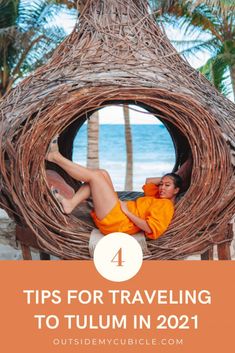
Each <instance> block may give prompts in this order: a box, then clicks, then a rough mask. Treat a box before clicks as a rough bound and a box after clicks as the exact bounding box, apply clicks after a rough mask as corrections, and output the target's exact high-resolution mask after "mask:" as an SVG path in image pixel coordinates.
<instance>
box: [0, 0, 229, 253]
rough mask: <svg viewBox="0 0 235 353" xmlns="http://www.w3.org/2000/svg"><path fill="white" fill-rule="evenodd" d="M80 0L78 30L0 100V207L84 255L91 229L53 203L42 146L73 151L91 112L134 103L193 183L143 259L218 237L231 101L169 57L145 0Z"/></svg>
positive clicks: (224, 210) (60, 246)
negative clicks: (155, 120)
mask: <svg viewBox="0 0 235 353" xmlns="http://www.w3.org/2000/svg"><path fill="white" fill-rule="evenodd" d="M84 2H85V6H84V9H83V12H82V14H81V16H80V18H79V22H78V24H77V26H76V28H75V29H74V31H73V32H72V34H71V35H70V36H68V38H67V39H66V40H65V41H64V42H63V43H62V44H61V45H60V46H59V48H58V49H57V51H56V52H55V54H54V56H53V57H52V58H51V60H50V61H49V62H48V63H47V64H46V65H44V66H42V67H41V68H40V69H38V70H37V71H36V72H35V73H34V74H32V75H30V76H29V77H28V78H26V79H25V80H24V81H22V82H21V83H20V84H19V85H18V86H17V87H16V88H15V89H14V90H13V91H12V92H10V93H9V94H8V95H7V96H6V97H5V99H4V100H3V101H2V102H1V104H0V114H1V118H2V130H1V131H2V133H1V188H2V190H1V197H0V199H1V203H2V205H3V207H4V208H5V209H6V210H7V211H8V213H9V215H10V216H11V217H12V218H14V219H15V220H16V221H17V222H18V223H20V224H26V225H27V226H28V227H29V228H31V230H32V231H33V232H34V233H35V235H36V237H37V241H38V244H39V245H40V246H41V247H42V248H44V249H45V250H47V251H49V252H51V253H52V254H55V255H58V256H61V257H63V258H81V259H86V258H89V253H88V237H87V234H88V233H89V232H90V230H91V228H92V227H91V226H90V225H89V224H87V223H85V222H84V221H83V220H78V219H75V218H74V217H72V216H64V215H63V214H62V213H61V212H60V210H59V208H58V206H57V205H56V204H55V200H54V198H53V197H52V196H51V194H50V191H49V188H48V183H47V180H46V174H45V155H46V151H47V148H48V145H49V142H50V141H51V139H52V137H53V136H54V135H55V134H56V133H60V134H61V139H60V145H61V149H62V151H63V154H64V155H65V156H66V157H71V153H72V143H73V138H74V136H75V134H76V132H77V130H78V128H79V127H80V125H81V124H83V123H84V121H85V120H86V118H87V117H88V116H89V115H90V114H91V113H92V112H94V111H95V110H97V109H100V108H101V107H104V106H106V105H108V104H112V103H115V102H118V103H124V102H127V103H134V104H137V105H140V106H143V107H145V108H147V109H148V110H149V111H151V112H152V113H154V114H155V115H156V116H157V117H160V119H161V120H162V121H163V123H164V124H165V125H166V127H167V128H168V130H169V132H170V133H171V135H172V138H173V140H174V142H175V146H176V155H177V156H176V157H177V163H176V164H177V165H179V164H180V163H181V162H182V161H180V155H181V154H182V153H183V152H184V149H189V150H190V151H191V154H192V159H193V170H192V177H191V185H190V187H189V189H188V191H187V193H186V195H185V196H184V197H183V198H182V199H181V200H180V202H179V203H178V204H177V206H176V212H175V216H174V219H173V222H172V223H171V225H170V227H169V229H168V230H167V232H166V233H165V234H164V236H163V237H161V238H160V239H158V240H157V241H148V247H149V250H150V251H151V254H152V256H151V257H150V258H152V259H172V258H173V259H176V258H181V257H184V256H186V255H189V254H191V253H194V252H196V251H202V250H203V249H204V250H206V249H207V248H208V246H210V245H211V244H212V243H214V242H220V241H221V242H224V241H226V227H227V224H228V222H229V221H230V220H231V217H232V215H233V213H234V210H235V196H234V186H235V183H234V176H233V175H234V168H235V160H234V151H235V146H234V136H235V133H234V132H235V106H234V104H233V103H232V102H230V101H229V100H227V99H226V98H224V97H223V96H222V95H221V94H220V93H218V92H217V90H216V89H215V88H214V87H213V86H212V85H211V84H210V83H209V82H208V81H207V80H206V79H205V78H204V77H203V76H202V75H201V74H200V73H198V72H197V71H195V70H194V69H192V68H191V67H190V66H189V65H188V64H187V63H186V62H185V61H184V60H183V59H182V58H181V57H180V56H179V55H178V54H177V52H176V51H175V49H174V48H173V47H172V45H171V44H170V42H169V40H168V39H167V38H166V36H165V34H164V33H163V32H162V31H161V30H160V28H159V27H158V26H157V25H156V23H155V21H154V20H153V18H152V17H151V16H150V15H149V13H148V9H147V5H146V2H145V1H144V0H130V1H126V0H119V1H116V0H102V1H101V0H87V1H84ZM146 158H147V156H146ZM177 165H176V167H177Z"/></svg>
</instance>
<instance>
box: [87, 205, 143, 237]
mask: <svg viewBox="0 0 235 353" xmlns="http://www.w3.org/2000/svg"><path fill="white" fill-rule="evenodd" d="M91 216H92V218H93V220H94V222H95V224H96V226H97V228H99V230H100V232H101V233H103V234H109V233H113V232H123V233H127V234H135V233H137V232H139V230H140V229H139V228H138V227H137V226H136V225H135V224H134V223H133V222H131V220H130V219H129V218H128V217H127V216H126V215H125V213H124V212H123V211H122V209H121V205H120V202H119V200H118V201H117V203H116V205H115V206H114V208H113V209H112V210H111V211H110V212H109V213H108V214H107V216H105V217H104V218H103V219H102V220H100V219H99V218H97V216H96V214H95V211H92V212H91Z"/></svg>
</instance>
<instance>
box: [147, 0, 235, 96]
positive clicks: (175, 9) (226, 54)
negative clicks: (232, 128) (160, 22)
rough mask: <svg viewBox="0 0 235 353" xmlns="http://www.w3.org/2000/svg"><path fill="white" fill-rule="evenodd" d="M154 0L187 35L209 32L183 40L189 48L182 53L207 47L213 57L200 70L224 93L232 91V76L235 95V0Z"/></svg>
mask: <svg viewBox="0 0 235 353" xmlns="http://www.w3.org/2000/svg"><path fill="white" fill-rule="evenodd" d="M152 2H153V3H155V6H157V8H158V9H160V12H159V13H161V14H163V19H164V21H166V23H167V22H170V21H171V23H172V21H174V20H177V21H178V24H180V25H181V26H182V27H183V28H184V30H185V34H191V33H193V32H194V31H195V29H197V30H199V31H200V33H205V34H206V36H204V38H202V39H196V40H192V41H184V44H185V43H187V44H188V48H187V49H186V50H183V51H182V53H183V54H192V53H193V54H195V53H197V52H198V51H201V50H207V51H208V52H209V53H210V55H211V56H210V59H209V60H208V61H207V63H206V64H205V65H204V66H202V67H201V68H200V71H201V72H202V73H203V74H205V76H206V77H207V78H208V79H209V80H210V81H211V82H212V83H213V84H214V85H215V86H216V88H217V89H218V90H220V91H221V92H222V93H224V94H225V95H226V94H228V93H229V92H228V86H227V82H226V79H227V78H228V76H230V79H231V83H232V88H233V93H234V96H235V0H204V1H201V0H191V1H189V0H178V1H177V0H168V1H161V0H155V1H152ZM181 44H182V43H181Z"/></svg>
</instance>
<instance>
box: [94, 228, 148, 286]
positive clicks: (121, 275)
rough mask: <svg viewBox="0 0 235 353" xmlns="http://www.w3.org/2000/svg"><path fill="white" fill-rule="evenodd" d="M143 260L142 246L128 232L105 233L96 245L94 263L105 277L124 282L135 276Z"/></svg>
mask: <svg viewBox="0 0 235 353" xmlns="http://www.w3.org/2000/svg"><path fill="white" fill-rule="evenodd" d="M142 262H143V252H142V249H141V246H140V245H139V243H138V242H137V240H135V238H134V236H131V235H129V234H126V233H120V232H116V233H110V234H108V235H105V236H104V237H103V238H102V239H101V240H100V241H99V242H98V244H97V245H96V248H95V251H94V264H95V267H96V269H97V271H98V272H99V273H100V274H101V276H103V277H104V278H106V279H108V280H110V281H113V282H123V281H127V280H128V279H130V278H132V277H134V276H135V275H136V274H137V273H138V272H139V270H140V268H141V265H142Z"/></svg>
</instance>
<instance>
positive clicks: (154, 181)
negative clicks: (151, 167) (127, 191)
mask: <svg viewBox="0 0 235 353" xmlns="http://www.w3.org/2000/svg"><path fill="white" fill-rule="evenodd" d="M161 179H162V178H161V177H154V178H146V181H145V184H150V183H152V184H155V185H159V184H160V182H161Z"/></svg>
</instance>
